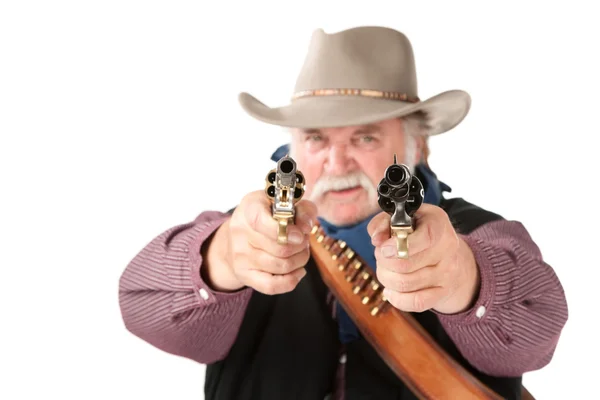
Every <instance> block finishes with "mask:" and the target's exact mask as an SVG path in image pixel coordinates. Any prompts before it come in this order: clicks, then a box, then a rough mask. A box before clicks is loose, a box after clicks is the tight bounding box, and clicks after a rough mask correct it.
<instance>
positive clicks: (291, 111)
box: [239, 90, 471, 135]
mask: <svg viewBox="0 0 600 400" xmlns="http://www.w3.org/2000/svg"><path fill="white" fill-rule="evenodd" d="M239 102H240V104H241V106H242V108H243V109H244V110H245V111H246V112H247V113H248V114H249V115H250V116H252V117H254V118H256V119H258V120H259V121H262V122H265V123H268V124H272V125H278V126H284V127H289V128H304V129H309V128H332V127H341V126H356V125H365V124H370V123H376V122H379V121H384V120H387V119H392V118H398V117H403V116H406V115H409V114H411V113H414V112H417V111H422V112H424V113H426V115H427V124H428V126H429V128H430V129H429V132H428V134H429V135H438V134H440V133H443V132H447V131H449V130H451V129H453V128H454V127H455V126H457V125H458V124H459V123H460V122H461V121H462V120H463V119H464V118H465V117H466V115H467V113H468V112H469V109H470V107H471V97H470V96H469V94H468V93H466V92H464V91H462V90H450V91H446V92H443V93H440V94H438V95H436V96H434V97H431V98H429V99H427V100H424V101H421V102H418V103H409V102H403V101H398V100H388V99H379V98H369V97H354V96H322V97H318V96H317V97H305V98H299V99H297V100H295V101H294V102H292V103H291V104H289V105H287V106H284V107H278V108H270V107H268V106H266V105H265V104H263V103H262V102H261V101H259V100H258V99H256V98H255V97H254V96H252V95H250V94H248V93H245V92H244V93H240V95H239Z"/></svg>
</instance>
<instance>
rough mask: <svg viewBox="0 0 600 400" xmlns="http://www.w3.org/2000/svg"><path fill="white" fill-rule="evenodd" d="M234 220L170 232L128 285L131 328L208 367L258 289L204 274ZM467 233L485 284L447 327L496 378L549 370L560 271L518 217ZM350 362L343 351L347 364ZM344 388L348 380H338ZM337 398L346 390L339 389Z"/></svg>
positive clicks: (124, 281) (147, 252)
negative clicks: (221, 232) (219, 237)
mask: <svg viewBox="0 0 600 400" xmlns="http://www.w3.org/2000/svg"><path fill="white" fill-rule="evenodd" d="M226 218H228V216H227V215H226V214H224V213H221V212H217V211H207V212H203V213H202V214H200V215H199V216H198V217H197V218H196V219H195V220H194V221H192V222H190V223H187V224H184V225H179V226H176V227H173V228H171V229H169V230H167V231H165V232H163V233H162V234H161V235H159V236H158V237H156V238H155V239H154V240H152V241H151V242H150V243H149V244H148V245H147V246H146V247H145V248H143V249H142V250H141V251H140V252H139V253H138V254H137V255H136V256H135V257H134V258H133V260H132V261H131V262H130V263H129V265H128V266H127V268H126V269H125V271H124V272H123V274H122V276H121V279H120V282H119V301H120V306H121V312H122V316H123V320H124V323H125V326H126V327H127V329H128V330H129V331H131V332H132V333H133V334H134V335H136V336H138V337H139V338H141V339H143V340H145V341H147V342H148V343H150V344H152V345H154V346H155V347H157V348H159V349H162V350H164V351H166V352H168V353H171V354H175V355H178V356H182V357H186V358H189V359H192V360H195V361H197V362H199V363H203V364H208V363H212V362H215V361H218V360H220V359H223V358H224V357H225V356H226V355H227V353H228V351H229V349H230V348H231V346H232V344H233V342H234V341H235V338H236V335H237V332H238V329H239V327H240V325H241V322H242V319H243V317H244V312H245V310H246V306H247V304H248V300H249V298H250V295H251V291H252V289H250V288H246V289H243V290H241V291H238V292H235V293H221V292H216V291H214V290H212V289H211V288H210V287H209V286H207V285H206V283H205V282H204V281H203V280H202V279H201V276H200V268H201V267H202V257H201V254H200V248H201V246H202V243H203V242H204V241H205V240H206V239H207V238H208V237H209V236H210V235H211V234H212V233H213V232H214V231H215V230H216V229H217V228H218V227H219V226H220V225H221V224H222V223H223V222H224V221H225V220H226ZM462 238H463V239H464V240H465V241H466V242H467V243H468V244H469V246H470V247H471V249H472V251H473V253H474V255H475V259H476V260H477V264H478V266H479V268H480V271H481V289H480V293H479V296H478V299H477V301H476V303H475V305H474V306H473V307H472V308H471V309H470V310H467V311H465V312H462V313H460V314H454V315H439V314H438V316H439V318H440V322H441V323H442V325H443V327H444V328H445V330H446V332H447V333H448V334H449V336H450V337H451V338H452V340H453V341H454V342H455V344H456V346H457V347H458V349H459V351H460V352H461V353H462V354H463V356H464V357H465V358H466V359H467V360H468V361H469V362H470V363H471V364H472V365H473V366H474V367H476V368H478V369H479V370H481V371H482V372H484V373H487V374H489V375H496V376H516V375H522V374H524V373H525V372H527V371H532V370H536V369H540V368H542V367H544V366H545V365H547V364H548V363H549V362H550V360H551V359H552V355H553V353H554V350H555V348H556V345H557V342H558V339H559V337H560V333H561V330H562V328H563V326H564V325H565V323H566V321H567V317H568V310H567V303H566V299H565V294H564V292H563V288H562V286H561V284H560V282H559V280H558V278H557V276H556V274H555V273H554V271H553V270H552V268H551V267H550V266H549V265H548V264H546V263H545V262H544V261H543V259H542V255H541V254H540V251H539V249H538V247H537V246H536V244H535V243H534V242H533V241H532V239H531V237H530V236H529V234H528V233H527V231H526V230H525V228H524V227H523V225H522V224H521V223H519V222H515V221H495V222H491V223H488V224H486V225H483V226H481V227H479V228H478V229H476V230H475V231H473V232H472V233H470V234H469V235H463V236H462ZM344 362H345V358H344V357H343V356H342V357H341V358H340V371H343V363H344ZM338 376H339V377H340V379H341V378H342V377H343V373H339V374H338ZM336 387H338V388H341V387H343V385H341V384H340V382H339V381H338V382H337V383H336ZM336 397H337V398H343V393H342V392H341V391H339V390H338V393H337V396H336Z"/></svg>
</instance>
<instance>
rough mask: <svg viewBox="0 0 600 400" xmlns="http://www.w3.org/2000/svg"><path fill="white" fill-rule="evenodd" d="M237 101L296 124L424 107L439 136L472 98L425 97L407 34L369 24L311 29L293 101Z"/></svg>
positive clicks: (376, 117) (322, 124)
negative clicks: (272, 104) (331, 30)
mask: <svg viewBox="0 0 600 400" xmlns="http://www.w3.org/2000/svg"><path fill="white" fill-rule="evenodd" d="M239 102H240V104H241V106H242V108H243V109H244V110H245V111H246V112H247V113H248V114H249V115H251V116H252V117H254V118H256V119H258V120H260V121H263V122H266V123H269V124H273V125H279V126H284V127H296V128H328V127H340V126H355V125H364V124H369V123H375V122H378V121H383V120H386V119H391V118H397V117H403V116H406V115H408V114H411V113H414V112H417V111H420V112H422V113H424V114H425V116H426V118H427V125H428V127H429V132H428V133H429V134H430V135H437V134H440V133H443V132H446V131H449V130H450V129H452V128H454V127H455V126H456V125H458V124H459V123H460V122H461V121H462V120H463V119H464V118H465V116H466V115H467V113H468V111H469V108H470V105H471V98H470V96H469V95H468V94H467V93H466V92H464V91H462V90H449V91H446V92H443V93H440V94H438V95H436V96H433V97H431V98H429V99H427V100H424V101H421V100H420V99H419V96H418V91H417V77H416V68H415V60H414V55H413V50H412V45H411V43H410V41H409V40H408V38H407V37H406V36H405V35H404V34H403V33H401V32H398V31H396V30H394V29H390V28H385V27H371V26H366V27H357V28H352V29H348V30H344V31H341V32H337V33H334V34H327V33H325V32H324V31H323V30H322V29H318V30H316V31H315V32H314V33H313V35H312V38H311V41H310V45H309V48H308V53H307V55H306V57H305V60H304V64H303V66H302V69H301V70H300V74H299V76H298V78H297V80H296V86H295V88H294V93H293V94H292V98H291V102H290V104H289V105H286V106H282V107H277V108H270V107H268V106H267V105H265V104H263V103H262V102H261V101H259V100H258V99H256V98H255V97H254V96H252V95H250V94H249V93H245V92H243V93H240V95H239Z"/></svg>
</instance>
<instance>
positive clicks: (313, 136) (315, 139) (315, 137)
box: [308, 135, 323, 142]
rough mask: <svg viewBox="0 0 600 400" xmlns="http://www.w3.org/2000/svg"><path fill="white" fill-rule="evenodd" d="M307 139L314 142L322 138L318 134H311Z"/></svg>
mask: <svg viewBox="0 0 600 400" xmlns="http://www.w3.org/2000/svg"><path fill="white" fill-rule="evenodd" d="M308 140H311V141H314V142H319V141H321V140H323V138H322V137H321V136H319V135H311V136H309V137H308Z"/></svg>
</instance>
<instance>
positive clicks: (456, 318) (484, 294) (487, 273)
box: [432, 235, 496, 325]
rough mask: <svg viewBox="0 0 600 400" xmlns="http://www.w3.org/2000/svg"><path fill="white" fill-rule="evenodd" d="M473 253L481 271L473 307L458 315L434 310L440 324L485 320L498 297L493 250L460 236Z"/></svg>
mask: <svg viewBox="0 0 600 400" xmlns="http://www.w3.org/2000/svg"><path fill="white" fill-rule="evenodd" d="M459 237H460V238H461V239H462V240H464V241H465V243H466V244H467V245H468V246H469V248H470V249H471V251H472V252H473V256H474V257H475V262H476V264H477V268H478V269H479V277H480V278H479V279H480V285H479V292H478V293H477V295H476V300H475V302H474V304H473V306H472V307H470V308H469V309H467V310H465V311H461V312H459V313H456V314H443V313H440V312H437V311H435V310H432V311H433V312H434V313H435V314H436V315H437V316H438V318H439V320H440V322H442V323H444V324H449V325H470V324H474V323H478V322H480V321H483V320H485V318H486V316H487V315H489V312H490V308H491V307H492V305H493V304H494V299H495V296H496V277H495V275H494V265H493V263H492V259H493V258H494V251H493V249H492V248H491V247H490V246H488V245H486V244H485V242H484V241H483V240H481V239H477V238H473V237H470V236H467V235H459Z"/></svg>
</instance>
